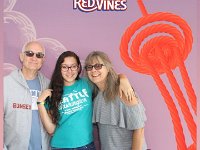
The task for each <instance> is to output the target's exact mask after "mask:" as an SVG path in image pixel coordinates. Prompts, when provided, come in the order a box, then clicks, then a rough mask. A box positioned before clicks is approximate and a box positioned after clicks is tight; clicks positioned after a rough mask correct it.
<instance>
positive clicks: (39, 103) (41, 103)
mask: <svg viewBox="0 0 200 150" xmlns="http://www.w3.org/2000/svg"><path fill="white" fill-rule="evenodd" d="M37 104H38V105H44V104H45V101H44V102H39V101H37Z"/></svg>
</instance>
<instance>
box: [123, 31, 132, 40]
mask: <svg viewBox="0 0 200 150" xmlns="http://www.w3.org/2000/svg"><path fill="white" fill-rule="evenodd" d="M127 31H131V28H129V29H128V30H127ZM125 35H126V36H127V35H128V34H127V32H126V33H125ZM130 37H131V34H129V35H128V38H126V42H127V41H129V40H130ZM122 40H123V38H122Z"/></svg>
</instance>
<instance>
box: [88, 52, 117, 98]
mask: <svg viewBox="0 0 200 150" xmlns="http://www.w3.org/2000/svg"><path fill="white" fill-rule="evenodd" d="M100 59H101V60H102V61H103V64H104V66H105V67H106V68H107V69H108V75H107V79H106V83H105V84H106V85H105V90H104V92H103V93H104V98H105V99H106V100H114V99H115V97H116V96H118V95H119V78H118V74H117V73H116V72H115V71H114V69H113V66H112V63H111V61H110V59H109V57H108V55H107V54H106V53H104V52H101V51H93V52H91V53H90V54H89V55H88V56H87V58H86V60H85V65H86V66H87V65H91V64H92V63H93V62H94V61H95V60H97V61H99V60H100ZM98 91H99V89H98V87H97V86H96V85H95V86H94V93H93V94H94V97H95V96H96V95H97V93H98Z"/></svg>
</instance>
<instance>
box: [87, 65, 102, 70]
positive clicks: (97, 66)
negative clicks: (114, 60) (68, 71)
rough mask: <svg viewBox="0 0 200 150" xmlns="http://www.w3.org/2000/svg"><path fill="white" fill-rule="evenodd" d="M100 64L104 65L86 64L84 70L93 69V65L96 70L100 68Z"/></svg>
mask: <svg viewBox="0 0 200 150" xmlns="http://www.w3.org/2000/svg"><path fill="white" fill-rule="evenodd" d="M102 66H104V64H95V65H87V66H85V70H86V71H91V70H92V69H93V67H94V69H96V70H100V69H101V68H102Z"/></svg>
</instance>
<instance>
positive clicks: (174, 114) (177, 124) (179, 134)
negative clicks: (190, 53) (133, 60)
mask: <svg viewBox="0 0 200 150" xmlns="http://www.w3.org/2000/svg"><path fill="white" fill-rule="evenodd" d="M147 60H148V58H147V59H145V62H146V63H147V64H148V66H149V67H152V65H151V63H150V62H148V61H147ZM151 71H152V72H151V74H152V77H153V79H154V81H155V82H156V84H157V86H158V88H159V90H160V92H161V95H162V96H163V97H164V100H165V103H166V104H167V108H168V110H169V112H170V116H171V118H172V123H173V125H174V132H175V138H176V142H177V147H178V149H180V150H187V146H186V143H185V137H184V134H183V128H182V125H181V121H180V117H179V114H178V111H177V108H176V106H175V104H174V102H173V99H172V97H171V96H170V94H169V91H168V90H167V88H166V87H165V85H164V83H163V81H162V80H161V78H160V77H159V75H158V74H157V72H156V71H155V70H154V69H153V68H152V69H151Z"/></svg>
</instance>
